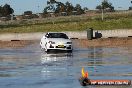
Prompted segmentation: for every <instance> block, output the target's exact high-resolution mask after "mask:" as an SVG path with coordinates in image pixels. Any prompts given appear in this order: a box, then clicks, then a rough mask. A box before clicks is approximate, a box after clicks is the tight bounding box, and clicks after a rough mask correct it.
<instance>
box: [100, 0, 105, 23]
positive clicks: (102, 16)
mask: <svg viewBox="0 0 132 88" xmlns="http://www.w3.org/2000/svg"><path fill="white" fill-rule="evenodd" d="M104 1H105V0H103V1H102V2H104ZM101 7H102V9H101V10H102V21H103V20H104V7H103V5H102V4H101Z"/></svg>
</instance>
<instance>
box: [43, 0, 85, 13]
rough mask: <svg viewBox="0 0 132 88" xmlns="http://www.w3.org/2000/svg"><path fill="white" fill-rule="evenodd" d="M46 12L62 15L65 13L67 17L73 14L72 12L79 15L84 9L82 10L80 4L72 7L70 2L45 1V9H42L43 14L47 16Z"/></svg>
mask: <svg viewBox="0 0 132 88" xmlns="http://www.w3.org/2000/svg"><path fill="white" fill-rule="evenodd" d="M48 12H54V13H62V12H65V13H67V15H71V14H73V12H76V14H78V15H80V14H83V13H84V9H82V7H81V5H80V4H76V6H75V7H74V6H73V5H72V4H71V3H70V2H68V1H67V2H66V3H62V2H58V1H56V0H50V1H47V7H45V8H44V11H43V13H44V14H47V13H48Z"/></svg>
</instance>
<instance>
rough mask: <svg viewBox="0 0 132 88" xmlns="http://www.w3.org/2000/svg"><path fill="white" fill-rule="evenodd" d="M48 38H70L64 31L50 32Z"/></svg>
mask: <svg viewBox="0 0 132 88" xmlns="http://www.w3.org/2000/svg"><path fill="white" fill-rule="evenodd" d="M47 38H64V39H68V36H67V35H66V34H64V33H49V34H48V36H47Z"/></svg>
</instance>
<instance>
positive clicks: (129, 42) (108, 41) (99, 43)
mask: <svg viewBox="0 0 132 88" xmlns="http://www.w3.org/2000/svg"><path fill="white" fill-rule="evenodd" d="M73 42H74V44H75V46H78V47H84V48H85V47H117V46H132V38H131V37H127V38H100V39H93V40H87V39H76V40H73Z"/></svg>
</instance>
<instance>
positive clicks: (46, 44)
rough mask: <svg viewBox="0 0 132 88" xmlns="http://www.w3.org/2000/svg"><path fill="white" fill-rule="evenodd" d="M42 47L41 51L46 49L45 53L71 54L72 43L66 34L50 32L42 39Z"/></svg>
mask: <svg viewBox="0 0 132 88" xmlns="http://www.w3.org/2000/svg"><path fill="white" fill-rule="evenodd" d="M40 47H41V49H44V50H45V52H49V51H51V50H54V51H56V50H63V51H70V52H71V51H72V41H71V40H70V39H69V38H68V36H67V35H66V34H65V33H59V32H48V33H46V35H45V36H43V37H42V38H41V41H40Z"/></svg>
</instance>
